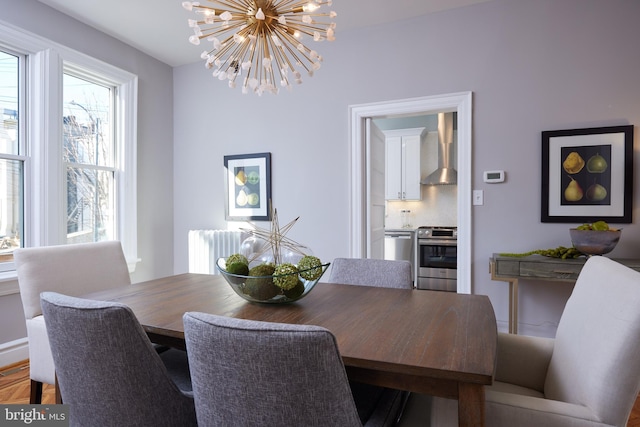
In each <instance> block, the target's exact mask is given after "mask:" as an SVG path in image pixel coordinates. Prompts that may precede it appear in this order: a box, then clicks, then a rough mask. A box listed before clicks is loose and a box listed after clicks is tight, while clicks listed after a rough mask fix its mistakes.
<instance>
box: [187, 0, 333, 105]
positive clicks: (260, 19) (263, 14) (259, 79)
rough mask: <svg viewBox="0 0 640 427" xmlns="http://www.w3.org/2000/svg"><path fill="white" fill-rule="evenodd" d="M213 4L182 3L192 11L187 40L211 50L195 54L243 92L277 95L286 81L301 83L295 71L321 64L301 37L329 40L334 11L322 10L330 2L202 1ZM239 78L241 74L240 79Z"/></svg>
mask: <svg viewBox="0 0 640 427" xmlns="http://www.w3.org/2000/svg"><path fill="white" fill-rule="evenodd" d="M206 2H207V3H211V4H213V6H207V5H201V4H200V3H199V2H190V1H185V2H183V3H182V6H183V7H184V8H185V9H187V10H189V11H194V12H195V13H196V15H198V19H190V20H189V26H190V27H192V28H193V30H194V34H193V35H192V36H191V37H189V41H190V42H191V43H193V44H195V45H199V44H200V43H201V42H202V41H203V40H205V41H207V42H209V43H211V49H210V50H205V51H204V52H202V54H201V55H200V56H201V58H202V59H204V60H205V66H206V67H207V68H208V69H211V68H214V67H215V69H214V71H213V76H214V77H217V78H218V79H220V80H227V81H228V82H229V87H230V88H234V87H236V81H238V82H241V84H242V93H245V94H246V93H249V92H250V91H252V92H254V93H257V94H258V95H262V94H263V93H264V92H270V93H274V94H275V93H278V88H277V86H276V82H277V80H276V76H277V77H278V80H279V83H280V86H282V87H285V88H287V89H291V82H292V81H295V82H296V83H302V74H301V73H300V71H306V73H307V74H308V75H309V76H313V73H314V72H315V71H316V70H318V69H319V68H320V63H321V62H322V56H320V55H319V54H318V53H317V52H316V51H315V50H312V49H309V48H308V47H307V46H306V45H305V44H304V43H303V42H302V40H303V38H304V37H305V36H306V37H312V38H313V40H314V41H316V42H318V41H323V40H328V41H333V40H335V37H334V30H335V27H336V25H335V23H333V22H331V19H333V18H335V16H336V13H335V12H333V11H329V12H328V13H324V12H321V11H320V9H321V8H322V6H325V5H326V6H331V4H332V0H324V1H323V0H305V1H300V0H206ZM241 76H242V77H241Z"/></svg>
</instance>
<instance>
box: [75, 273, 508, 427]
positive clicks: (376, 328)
mask: <svg viewBox="0 0 640 427" xmlns="http://www.w3.org/2000/svg"><path fill="white" fill-rule="evenodd" d="M85 297H86V298H91V299H98V300H108V301H118V302H121V303H123V304H126V305H128V306H129V307H131V309H132V310H133V312H134V313H135V315H136V317H137V318H138V320H139V321H140V323H141V324H142V326H143V327H144V328H145V330H146V331H147V333H148V334H149V335H150V336H151V337H152V339H154V341H155V342H160V343H162V342H163V340H165V343H166V344H170V345H176V346H181V345H184V329H183V323H182V316H183V314H184V313H185V312H187V311H200V312H204V313H212V314H217V315H222V316H229V317H235V318H242V319H251V320H260V321H266V322H279V323H292V324H309V325H317V326H322V327H325V328H327V329H328V330H330V331H331V332H332V333H333V334H334V335H335V337H336V339H337V342H338V348H339V350H340V354H341V355H342V358H343V361H344V364H345V367H346V369H347V373H348V375H349V377H350V378H351V379H353V380H356V381H361V382H367V383H371V384H378V385H382V386H385V387H392V388H396V389H401V390H408V391H413V392H420V393H426V394H432V395H436V396H442V397H447V398H453V399H458V400H459V416H460V425H483V419H484V385H489V384H492V382H493V374H494V366H495V358H496V345H497V326H496V319H495V314H494V310H493V307H492V305H491V302H490V301H489V298H488V297H487V296H484V295H462V294H456V293H451V292H437V291H426V290H405V289H388V288H377V287H369V286H354V285H339V284H330V283H318V284H317V285H316V287H315V288H314V289H313V290H312V291H311V293H309V295H307V296H306V297H304V298H302V299H301V300H298V301H296V302H294V303H291V304H282V305H273V304H256V303H250V302H248V301H246V300H244V299H242V298H241V297H240V296H238V295H237V294H236V293H235V292H234V291H233V290H232V289H231V287H230V286H229V285H228V284H227V283H226V282H225V280H224V278H223V277H221V276H213V275H204V274H193V273H185V274H180V275H176V276H170V277H166V278H162V279H156V280H151V281H148V282H143V283H138V284H133V285H130V286H123V287H120V288H115V289H111V290H107V291H101V292H96V293H93V294H90V295H85ZM480 420H482V421H480Z"/></svg>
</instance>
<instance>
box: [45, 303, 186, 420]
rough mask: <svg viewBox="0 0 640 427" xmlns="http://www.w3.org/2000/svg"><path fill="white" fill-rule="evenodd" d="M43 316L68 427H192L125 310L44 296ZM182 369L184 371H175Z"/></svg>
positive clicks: (181, 397)
mask: <svg viewBox="0 0 640 427" xmlns="http://www.w3.org/2000/svg"><path fill="white" fill-rule="evenodd" d="M41 302H42V312H43V314H44V318H45V321H46V323H47V332H48V335H49V342H50V344H51V351H52V355H53V360H54V363H55V367H56V374H57V376H58V383H59V386H60V391H61V393H62V398H63V400H64V403H65V404H68V405H69V422H70V424H69V425H70V426H105V427H108V426H114V427H116V426H117V427H121V426H154V427H156V426H167V427H175V426H196V425H197V422H196V414H195V406H194V402H193V396H192V393H190V392H183V391H181V390H180V389H179V388H178V386H177V385H176V381H175V377H172V374H175V375H176V376H179V375H183V374H184V372H183V371H179V372H177V373H172V372H169V371H168V370H167V368H166V367H165V364H164V363H163V361H162V360H161V359H160V355H158V353H157V352H156V350H155V348H154V347H153V345H152V344H151V341H149V338H148V337H147V335H146V333H145V331H144V329H143V328H142V326H141V325H140V323H138V321H137V319H136V318H135V316H134V314H133V312H132V311H131V309H130V308H129V307H127V306H125V305H123V304H120V303H116V302H104V301H93V300H87V299H82V298H76V297H70V296H67V295H62V294H59V293H55V292H43V293H42V296H41ZM179 366H183V365H179Z"/></svg>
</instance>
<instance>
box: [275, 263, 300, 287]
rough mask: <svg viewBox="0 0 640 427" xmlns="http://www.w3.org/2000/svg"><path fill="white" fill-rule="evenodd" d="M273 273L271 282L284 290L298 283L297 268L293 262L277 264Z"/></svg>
mask: <svg viewBox="0 0 640 427" xmlns="http://www.w3.org/2000/svg"><path fill="white" fill-rule="evenodd" d="M273 275H274V278H273V283H274V284H275V285H276V286H278V287H279V288H282V289H284V290H287V289H292V288H294V287H295V286H296V285H297V284H298V268H297V267H296V266H295V265H293V264H289V263H285V264H280V265H277V266H276V269H275V271H274V272H273Z"/></svg>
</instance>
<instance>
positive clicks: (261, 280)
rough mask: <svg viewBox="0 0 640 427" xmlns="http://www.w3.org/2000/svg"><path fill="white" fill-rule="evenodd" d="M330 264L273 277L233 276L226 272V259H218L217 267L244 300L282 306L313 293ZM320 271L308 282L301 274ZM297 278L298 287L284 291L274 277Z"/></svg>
mask: <svg viewBox="0 0 640 427" xmlns="http://www.w3.org/2000/svg"><path fill="white" fill-rule="evenodd" d="M329 265H330V263H327V264H322V265H320V266H318V267H313V268H309V269H307V270H301V271H298V272H297V273H289V274H281V275H273V276H244V275H241V274H232V273H229V272H228V271H227V270H226V262H225V259H224V258H218V260H217V261H216V267H217V268H218V271H220V273H221V274H222V277H224V278H225V280H226V281H227V283H228V284H229V286H231V288H232V289H233V290H234V291H235V292H236V294H238V295H239V296H241V297H242V298H244V299H246V300H247V301H251V302H259V303H267V304H282V303H289V302H294V301H297V300H299V299H301V298H304V297H305V296H307V295H308V294H309V292H311V290H312V289H313V287H314V286H315V285H316V284H317V283H318V281H319V280H320V278H321V277H322V275H323V274H324V272H325V271H327V268H328V267H329ZM317 269H320V271H319V275H318V276H317V277H316V278H315V279H313V280H307V279H305V278H304V277H302V276H301V275H300V274H301V273H305V272H310V271H312V270H317ZM294 275H295V276H297V278H298V285H297V287H296V288H294V289H290V290H287V291H284V290H282V289H280V288H278V287H277V286H275V285H274V283H273V279H274V277H281V278H284V277H287V276H294Z"/></svg>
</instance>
